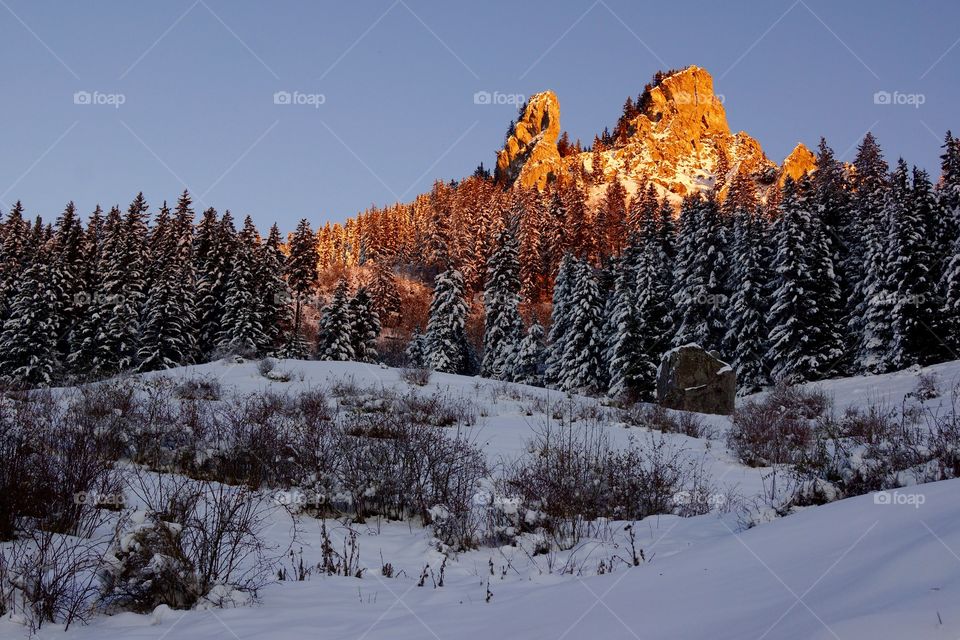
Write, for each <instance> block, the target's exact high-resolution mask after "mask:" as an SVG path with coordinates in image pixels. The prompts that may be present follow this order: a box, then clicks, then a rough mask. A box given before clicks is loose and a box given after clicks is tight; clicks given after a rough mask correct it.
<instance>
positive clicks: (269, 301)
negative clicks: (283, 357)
mask: <svg viewBox="0 0 960 640" xmlns="http://www.w3.org/2000/svg"><path fill="white" fill-rule="evenodd" d="M280 243H281V241H280V229H279V228H278V227H277V225H276V224H274V225H273V226H271V227H270V233H269V234H267V239H266V241H265V242H263V243H262V244H261V245H260V248H259V251H258V252H257V255H256V265H257V266H256V281H257V284H258V287H259V293H260V298H259V309H260V318H261V323H262V325H263V344H261V345H259V346H258V351H260V353H264V354H269V353H273V352H274V351H276V350H277V349H279V348H281V347H282V346H283V345H284V344H286V343H287V341H288V339H289V334H290V331H291V324H292V318H291V313H290V297H291V296H290V288H289V286H288V285H287V281H286V279H285V278H284V277H283V273H284V261H285V258H284V255H283V252H282V251H281V249H280Z"/></svg>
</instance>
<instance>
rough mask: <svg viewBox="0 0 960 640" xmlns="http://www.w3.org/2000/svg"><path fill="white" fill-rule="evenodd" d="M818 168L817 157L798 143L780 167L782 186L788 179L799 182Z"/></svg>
mask: <svg viewBox="0 0 960 640" xmlns="http://www.w3.org/2000/svg"><path fill="white" fill-rule="evenodd" d="M816 168H817V156H816V155H814V153H813V152H812V151H810V149H808V148H807V146H806V145H805V144H803V143H802V142H798V143H797V146H795V147H794V148H793V151H791V152H790V153H789V154H788V155H787V157H786V158H784V159H783V165H781V167H780V180H779V183H780V184H781V185H782V184H783V183H784V182H785V181H786V179H787V177H790V178H792V179H794V180H799V179H800V178H801V177H803V176H805V175H807V174H808V173H810V172H811V171H813V170H814V169H816Z"/></svg>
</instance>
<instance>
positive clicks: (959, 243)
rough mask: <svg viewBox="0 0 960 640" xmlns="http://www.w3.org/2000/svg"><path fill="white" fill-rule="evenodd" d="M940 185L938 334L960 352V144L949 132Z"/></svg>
mask: <svg viewBox="0 0 960 640" xmlns="http://www.w3.org/2000/svg"><path fill="white" fill-rule="evenodd" d="M943 150H944V151H943V155H941V156H940V160H941V165H940V166H941V173H940V182H939V183H938V184H937V194H936V198H937V199H936V204H937V254H938V255H937V258H938V260H937V262H938V267H937V273H938V274H942V275H941V276H940V278H941V280H940V291H941V295H942V297H943V302H942V308H941V319H940V321H939V322H938V323H937V327H936V332H937V334H938V335H940V336H944V337H947V341H948V344H949V346H951V347H952V348H953V350H954V351H956V350H957V349H958V348H960V233H958V229H960V141H958V140H957V139H956V138H954V137H953V135H952V134H951V133H950V132H949V131H948V132H947V139H946V142H945V143H944V145H943Z"/></svg>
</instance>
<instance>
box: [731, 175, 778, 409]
mask: <svg viewBox="0 0 960 640" xmlns="http://www.w3.org/2000/svg"><path fill="white" fill-rule="evenodd" d="M734 184H736V179H735V180H734ZM734 215H735V218H734V250H733V255H734V256H735V258H736V266H735V267H734V270H733V286H732V288H733V294H732V297H731V299H730V316H731V317H730V328H729V330H728V331H727V337H726V343H727V345H728V352H729V353H730V354H731V355H732V358H731V361H732V364H733V366H734V368H735V370H736V372H737V386H738V390H739V391H740V392H741V393H754V392H756V391H759V390H760V389H761V388H762V387H763V386H764V385H766V384H767V383H768V375H767V366H766V357H765V356H766V351H767V342H766V341H767V326H766V313H767V310H768V309H769V304H768V301H767V298H766V295H765V294H766V290H765V285H766V283H767V281H768V279H769V274H768V273H767V272H766V269H765V267H764V265H763V264H762V262H761V259H762V258H761V255H760V246H761V243H762V242H763V238H762V237H761V227H760V224H761V223H760V218H761V216H762V211H761V209H760V207H759V205H756V204H755V205H754V207H753V210H750V209H747V208H739V209H738V210H737V211H736V212H735V214H734Z"/></svg>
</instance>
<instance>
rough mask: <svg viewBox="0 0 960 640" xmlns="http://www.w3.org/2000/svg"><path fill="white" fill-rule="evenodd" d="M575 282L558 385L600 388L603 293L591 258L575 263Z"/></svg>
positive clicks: (591, 390)
mask: <svg viewBox="0 0 960 640" xmlns="http://www.w3.org/2000/svg"><path fill="white" fill-rule="evenodd" d="M573 280H574V281H573V286H572V288H571V290H570V302H569V307H568V309H567V312H566V313H567V314H568V320H567V322H568V323H569V327H568V329H567V332H566V334H565V335H564V340H563V342H564V345H563V347H564V348H563V359H562V361H561V366H560V376H559V381H558V387H559V388H560V389H562V390H564V391H585V392H593V393H595V392H597V391H599V390H600V389H601V388H602V380H603V378H604V377H605V376H604V374H605V372H604V371H603V370H602V366H603V320H602V318H601V315H600V314H601V312H602V311H603V297H602V296H601V294H600V287H599V285H598V283H597V278H596V275H595V274H594V272H593V267H591V266H590V265H589V264H588V263H587V262H585V261H582V260H575V261H574V263H573Z"/></svg>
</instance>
